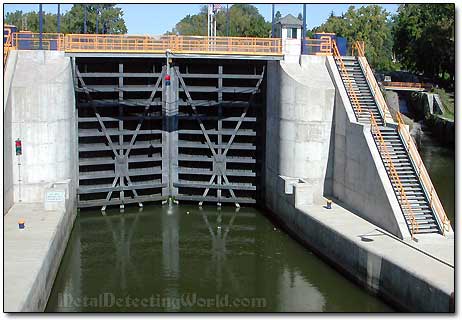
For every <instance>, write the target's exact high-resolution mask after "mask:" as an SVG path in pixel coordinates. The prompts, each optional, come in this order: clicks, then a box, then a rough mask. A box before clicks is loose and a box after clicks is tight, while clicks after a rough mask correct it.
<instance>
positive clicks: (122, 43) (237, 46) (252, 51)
mask: <svg viewBox="0 0 462 320" xmlns="http://www.w3.org/2000/svg"><path fill="white" fill-rule="evenodd" d="M13 37H14V38H13V43H15V44H19V46H17V47H18V49H19V50H21V49H23V48H25V49H37V47H38V44H39V42H40V35H39V33H32V32H15V33H14V34H13ZM44 44H45V45H44ZM54 44H56V46H55V47H54V48H53V47H52V45H54ZM42 45H43V48H44V49H45V50H58V51H66V52H137V53H165V51H166V50H171V51H172V52H174V53H197V54H201V53H209V54H240V55H266V56H280V55H282V39H280V38H251V37H205V36H176V35H168V36H147V35H126V34H117V35H116V34H66V35H64V34H62V33H43V34H42Z"/></svg>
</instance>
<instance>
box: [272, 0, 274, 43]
mask: <svg viewBox="0 0 462 320" xmlns="http://www.w3.org/2000/svg"><path fill="white" fill-rule="evenodd" d="M271 38H274V3H273V4H272V5H271Z"/></svg>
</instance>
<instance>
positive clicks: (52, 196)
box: [45, 190, 66, 202]
mask: <svg viewBox="0 0 462 320" xmlns="http://www.w3.org/2000/svg"><path fill="white" fill-rule="evenodd" d="M65 197H66V191H65V190H56V191H47V194H46V197H45V201H46V202H63V201H64V199H65Z"/></svg>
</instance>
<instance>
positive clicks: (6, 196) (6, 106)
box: [3, 51, 18, 215]
mask: <svg viewBox="0 0 462 320" xmlns="http://www.w3.org/2000/svg"><path fill="white" fill-rule="evenodd" d="M17 54H18V52H17V51H11V52H10V53H9V55H8V60H7V61H6V66H5V71H4V73H3V168H4V170H3V215H5V214H6V213H7V212H8V210H10V208H11V206H12V205H13V202H14V192H13V190H14V189H13V170H12V167H13V153H14V152H15V151H14V148H13V147H14V146H13V145H12V144H11V141H13V140H14V139H13V136H12V132H11V130H12V126H11V116H12V110H11V97H10V91H11V82H12V79H13V73H14V69H15V67H16V61H17V57H18V55H17Z"/></svg>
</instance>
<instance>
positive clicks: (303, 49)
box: [302, 3, 306, 54]
mask: <svg viewBox="0 0 462 320" xmlns="http://www.w3.org/2000/svg"><path fill="white" fill-rule="evenodd" d="M305 37H306V4H305V3H304V4H303V29H302V54H306V40H305Z"/></svg>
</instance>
